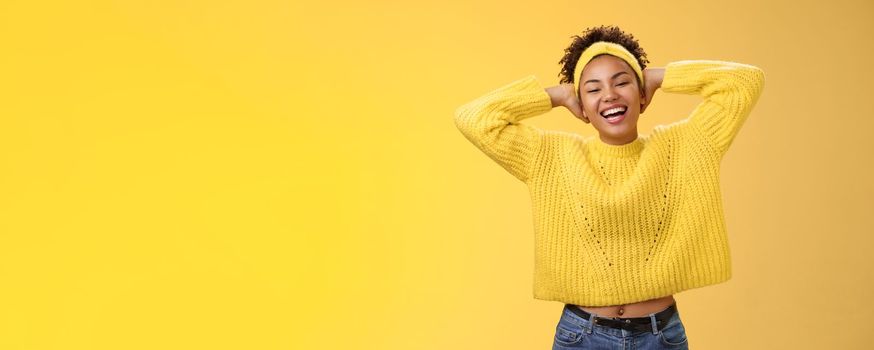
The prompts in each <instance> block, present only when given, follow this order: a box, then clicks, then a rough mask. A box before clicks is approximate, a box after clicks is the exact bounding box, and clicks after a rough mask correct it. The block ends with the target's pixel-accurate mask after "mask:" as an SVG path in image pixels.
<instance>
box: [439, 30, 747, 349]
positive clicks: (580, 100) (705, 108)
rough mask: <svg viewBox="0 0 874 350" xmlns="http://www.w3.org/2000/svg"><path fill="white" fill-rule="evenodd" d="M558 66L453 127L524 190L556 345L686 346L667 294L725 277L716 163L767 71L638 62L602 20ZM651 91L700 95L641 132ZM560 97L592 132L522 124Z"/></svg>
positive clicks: (539, 292) (491, 97)
mask: <svg viewBox="0 0 874 350" xmlns="http://www.w3.org/2000/svg"><path fill="white" fill-rule="evenodd" d="M559 63H560V64H563V68H562V73H561V75H562V80H561V84H559V85H556V86H551V87H548V88H543V87H542V86H541V85H540V84H539V82H538V81H537V79H536V78H535V77H534V76H527V77H525V78H522V79H519V80H516V81H514V82H512V83H510V84H507V85H505V86H503V87H500V88H498V89H495V90H493V91H491V92H489V93H487V94H484V95H483V96H481V97H479V98H477V99H475V100H473V101H471V102H469V103H466V104H464V105H462V106H461V107H459V108H458V109H457V110H456V113H455V123H456V126H457V127H458V128H459V130H460V131H461V132H462V134H463V135H464V136H465V137H466V138H467V139H468V140H470V141H471V142H472V143H473V144H474V145H476V146H477V147H478V148H479V149H480V150H482V151H483V152H484V153H485V154H486V155H488V156H489V157H490V158H492V159H493V160H494V161H496V162H497V163H498V164H500V165H501V166H502V167H503V168H504V169H506V170H507V171H508V172H510V173H511V174H512V175H513V176H515V177H516V178H517V179H519V180H521V181H523V182H524V183H525V184H526V185H527V186H528V189H529V193H530V194H531V198H532V203H533V206H532V208H533V210H534V223H535V235H534V237H535V239H534V243H535V247H534V248H535V259H534V260H535V261H534V264H535V269H534V276H533V277H534V278H533V282H534V289H533V291H534V297H535V298H536V299H541V300H552V301H559V302H561V303H563V304H564V307H563V309H562V315H561V317H560V320H559V323H558V325H557V326H556V332H555V336H554V342H553V348H554V349H568V348H583V349H599V348H607V347H610V346H611V345H612V344H625V345H626V346H627V345H629V344H633V346H634V348H635V349H684V348H688V340H687V338H686V334H685V328H684V327H683V324H682V321H681V320H680V317H679V313H678V310H677V305H676V301H675V300H674V298H673V295H674V294H676V293H678V292H681V291H683V290H688V289H692V288H698V287H703V286H707V285H713V284H717V283H721V282H725V281H727V280H729V279H730V278H731V263H730V254H729V247H728V240H727V230H726V227H725V221H724V215H723V212H722V195H721V193H720V188H719V166H720V161H721V159H722V157H723V155H724V154H725V152H726V151H727V149H728V147H729V145H730V144H731V143H732V141H733V140H734V138H735V135H736V134H737V133H738V131H739V129H740V128H741V126H742V124H743V123H744V121H745V119H746V118H747V116H748V115H749V113H750V111H751V109H752V108H753V106H754V105H755V103H756V101H757V100H758V97H759V96H760V94H761V91H762V88H763V84H764V74H763V72H762V70H761V69H759V68H757V67H754V66H751V65H746V64H740V63H733V62H726V61H715V60H687V61H677V62H671V63H669V64H668V65H666V66H665V67H663V68H646V64H647V63H648V61H647V59H646V54H645V53H644V51H643V49H642V48H641V47H640V46H639V45H638V43H637V41H636V40H635V39H634V38H633V36H631V35H629V34H626V33H624V32H623V31H622V30H620V29H619V28H617V27H604V26H602V27H596V28H591V29H587V30H586V31H585V32H584V34H583V35H582V36H575V37H574V41H573V43H572V44H571V45H570V47H568V48H567V49H566V50H565V56H564V58H562V60H561V61H560V62H559ZM658 89H661V90H663V91H665V92H672V93H681V94H697V95H700V96H702V97H703V101H702V102H701V103H700V104H699V105H698V106H697V107H696V108H695V109H694V111H692V113H691V114H690V115H689V116H688V117H687V118H685V119H683V120H679V121H675V122H672V123H670V124H667V125H658V126H656V127H654V128H653V131H652V132H651V133H650V134H649V135H639V134H638V132H637V121H638V117H639V115H640V114H641V113H643V111H644V110H645V109H646V108H647V106H648V105H649V104H650V103H651V101H652V97H653V95H654V93H655V91H656V90H658ZM557 106H563V107H565V108H567V109H568V110H570V112H571V113H572V114H573V115H574V116H576V117H577V118H579V119H581V120H582V121H583V122H585V123H588V124H591V125H592V126H593V127H594V128H595V129H596V131H597V133H598V135H597V136H590V137H583V136H580V135H576V134H573V133H568V132H561V131H552V130H543V129H539V128H535V127H532V126H530V125H527V124H523V123H520V121H521V120H523V119H526V118H530V117H534V116H537V115H541V114H544V113H546V112H548V111H549V110H551V109H552V108H553V107H557Z"/></svg>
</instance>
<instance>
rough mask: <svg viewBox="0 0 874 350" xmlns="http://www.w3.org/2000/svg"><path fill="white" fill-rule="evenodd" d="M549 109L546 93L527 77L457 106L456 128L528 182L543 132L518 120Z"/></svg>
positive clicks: (531, 78)
mask: <svg viewBox="0 0 874 350" xmlns="http://www.w3.org/2000/svg"><path fill="white" fill-rule="evenodd" d="M551 109H552V101H551V100H550V97H549V93H547V92H546V90H545V89H544V88H543V87H542V86H541V85H540V83H539V82H538V81H537V78H535V76H534V75H529V76H527V77H525V78H522V79H518V80H516V81H513V82H511V83H509V84H507V85H504V86H502V87H500V88H498V89H495V90H493V91H491V92H488V93H486V94H484V95H482V96H480V97H478V98H476V99H474V100H473V101H470V102H468V103H466V104H464V105H462V106H460V107H458V108H457V109H456V110H455V126H456V127H458V129H459V130H460V131H461V133H462V134H463V135H464V136H465V137H466V138H467V139H468V140H470V142H471V143H473V144H474V145H475V146H476V147H477V148H479V149H480V150H481V151H482V152H483V153H485V154H486V155H487V156H489V158H492V159H493V160H494V161H495V162H497V163H498V164H500V165H501V166H502V167H503V168H504V169H506V170H507V171H508V172H510V174H512V175H513V176H515V177H516V178H517V179H519V180H521V181H523V182H527V181H528V178H529V176H530V173H531V170H530V168H531V163H532V161H533V159H534V157H535V156H536V155H537V152H538V150H539V149H540V145H541V143H542V142H543V137H544V131H543V130H542V129H539V128H536V127H533V126H530V125H527V124H522V123H520V121H521V120H523V119H526V118H530V117H533V116H537V115H541V114H544V113H546V112H548V111H549V110H551Z"/></svg>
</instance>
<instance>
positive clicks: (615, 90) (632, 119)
mask: <svg viewBox="0 0 874 350" xmlns="http://www.w3.org/2000/svg"><path fill="white" fill-rule="evenodd" d="M580 81H582V82H583V84H582V85H581V86H580V102H581V103H582V104H583V115H584V116H585V117H586V118H588V119H589V122H590V123H591V124H592V126H594V127H595V129H597V130H598V134H599V137H600V138H601V140H602V141H604V143H607V144H613V145H622V144H626V143H629V142H631V141H634V140H635V139H636V138H637V119H638V116H639V115H640V108H641V105H642V103H643V102H644V93H643V91H641V89H640V84H638V82H637V75H635V73H634V70H633V69H631V66H629V65H628V63H626V62H625V61H623V60H622V59H620V58H618V57H615V56H611V55H601V56H598V57H595V58H594V59H592V60H591V61H589V63H588V64H587V65H586V67H585V68H583V73H582V75H581V78H580ZM615 107H619V108H621V109H624V110H625V111H624V113H622V112H620V113H618V114H614V113H611V112H615V110H612V111H611V109H613V108H615ZM605 115H607V116H605ZM608 117H610V118H608Z"/></svg>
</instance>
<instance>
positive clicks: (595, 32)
mask: <svg viewBox="0 0 874 350" xmlns="http://www.w3.org/2000/svg"><path fill="white" fill-rule="evenodd" d="M571 38H573V39H574V41H573V42H572V43H571V45H570V46H568V48H566V49H565V50H564V57H562V58H561V61H558V64H561V65H562V68H561V72H560V73H559V74H558V75H559V76H560V77H561V82H562V83H573V82H574V79H576V78H577V77H575V76H574V69H575V68H576V67H577V60H579V59H580V56H582V54H583V51H585V50H586V49H587V48H588V47H589V46H591V45H592V44H594V43H596V42H598V41H608V42H612V43H616V44H619V45H622V46H623V47H625V49H627V50H628V52H631V54H632V55H634V57H635V58H637V63H639V64H640V69H644V68H646V64H647V63H649V61H648V60H647V59H646V52H644V51H643V48H642V47H640V44H639V43H638V42H637V39H635V38H634V36H633V35H631V34H629V33H625V32H623V31H622V29H619V27H616V26H598V27H593V28H586V30H585V31H584V32H583V35H582V36H579V35H574V36H572V37H571Z"/></svg>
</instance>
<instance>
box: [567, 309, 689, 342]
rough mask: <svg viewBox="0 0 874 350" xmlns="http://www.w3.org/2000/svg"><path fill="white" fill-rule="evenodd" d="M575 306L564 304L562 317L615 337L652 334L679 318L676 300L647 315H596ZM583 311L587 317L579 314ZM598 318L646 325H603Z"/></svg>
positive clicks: (589, 331)
mask: <svg viewBox="0 0 874 350" xmlns="http://www.w3.org/2000/svg"><path fill="white" fill-rule="evenodd" d="M576 307H577V306H575V305H573V304H565V305H564V310H563V312H562V313H563V315H562V318H564V319H566V320H567V321H568V322H572V323H575V324H577V325H578V326H580V327H582V328H583V329H585V330H586V331H587V332H588V333H591V332H592V331H593V330H598V332H599V333H605V334H610V335H614V336H617V337H625V336H629V335H631V334H636V333H644V332H652V333H653V334H657V333H658V331H659V330H661V329H664V328H665V327H667V326H668V325H669V324H671V323H674V322H678V320H679V318H678V313H679V311H678V310H677V304H676V302H675V303H674V304H671V305H670V306H668V307H666V308H665V309H664V310H661V311H657V312H653V313H650V314H648V315H647V316H643V317H626V318H622V317H608V316H601V315H597V314H594V313H588V312H585V311H583V310H579V309H574V308H576ZM667 312H670V314H669V316H667ZM584 313H588V314H589V318H588V319H587V318H585V317H582V316H581V315H582V314H584ZM657 315H658V316H660V317H658V318H657V317H656V316H657ZM666 316H667V318H665V317H666ZM599 319H601V320H603V319H611V320H618V321H625V322H634V323H637V324H640V323H642V322H645V323H646V327H641V329H638V330H629V329H623V328H614V327H612V326H608V325H604V324H601V323H599V322H598V320H599ZM644 328H646V329H644Z"/></svg>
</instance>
